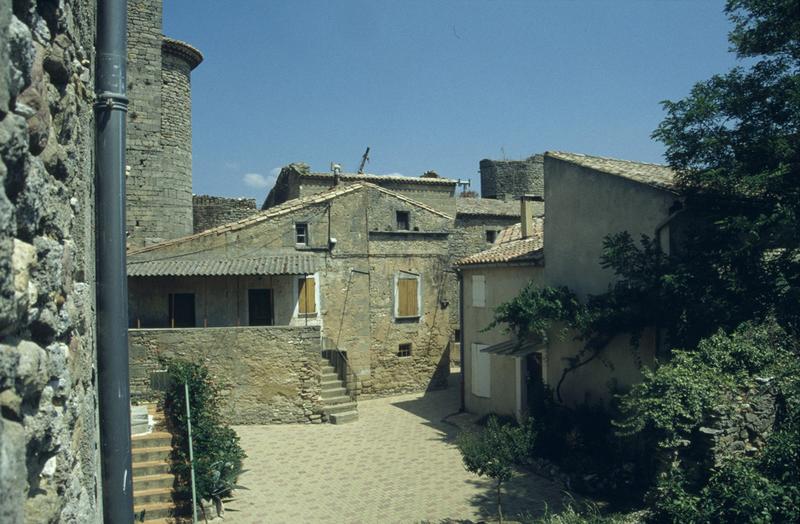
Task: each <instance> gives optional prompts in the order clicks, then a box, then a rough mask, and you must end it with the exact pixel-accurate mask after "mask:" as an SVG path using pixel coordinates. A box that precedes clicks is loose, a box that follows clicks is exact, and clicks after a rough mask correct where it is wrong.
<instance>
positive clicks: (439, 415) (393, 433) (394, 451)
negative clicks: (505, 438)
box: [225, 387, 563, 524]
mask: <svg viewBox="0 0 800 524" xmlns="http://www.w3.org/2000/svg"><path fill="white" fill-rule="evenodd" d="M358 409H359V420H358V421H357V422H353V423H349V424H344V425H339V426H334V425H330V424H322V425H286V426H237V427H236V428H235V429H236V431H237V432H238V433H239V435H240V436H241V438H242V445H243V447H244V449H245V450H246V451H247V455H248V458H247V459H246V460H245V466H244V467H245V469H247V470H248V471H247V472H246V473H244V474H243V475H242V476H241V478H240V484H242V485H243V486H246V487H248V488H249V490H240V491H238V494H237V499H236V500H234V501H231V502H230V503H228V504H227V505H226V508H227V513H226V518H225V520H226V522H229V523H232V524H245V523H247V524H251V523H252V524H263V523H283V522H285V523H325V522H336V523H392V522H398V523H416V522H431V523H439V522H442V521H443V520H445V519H453V520H455V521H458V522H479V521H481V520H483V519H485V518H488V517H491V516H493V515H494V514H495V504H494V499H493V488H492V484H491V483H490V482H489V481H488V480H485V479H482V478H479V477H477V476H475V475H473V474H471V473H469V472H468V471H466V470H465V469H464V467H463V465H462V462H461V455H460V454H459V452H458V449H457V448H456V447H455V446H454V445H453V442H452V440H453V438H454V437H455V435H456V433H457V431H458V430H457V428H456V427H455V426H453V425H452V424H449V423H447V422H443V421H442V419H443V418H444V417H446V416H447V415H449V414H452V413H454V412H455V411H457V409H458V388H457V387H450V388H449V389H447V390H444V391H434V392H428V393H424V394H423V393H418V394H409V395H402V396H395V397H390V398H381V399H375V400H366V401H361V402H359V406H358ZM562 498H563V493H562V488H561V487H560V486H559V485H557V484H555V483H553V482H550V481H548V480H546V479H544V478H541V477H538V476H536V475H533V474H526V475H520V476H519V477H518V478H516V479H514V480H513V481H512V482H511V483H510V484H509V485H508V486H507V488H506V490H505V496H504V506H505V511H504V513H505V514H506V515H509V516H510V515H515V514H530V515H537V514H540V513H541V512H542V510H543V509H544V505H545V502H546V503H547V504H548V506H549V507H550V508H551V509H557V508H558V507H559V502H560V500H561V499H562Z"/></svg>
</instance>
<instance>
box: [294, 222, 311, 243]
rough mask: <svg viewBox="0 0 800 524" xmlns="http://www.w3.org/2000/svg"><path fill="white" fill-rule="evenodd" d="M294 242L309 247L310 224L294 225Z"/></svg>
mask: <svg viewBox="0 0 800 524" xmlns="http://www.w3.org/2000/svg"><path fill="white" fill-rule="evenodd" d="M294 241H295V243H296V244H298V245H302V246H307V245H308V224H306V223H297V224H295V225H294Z"/></svg>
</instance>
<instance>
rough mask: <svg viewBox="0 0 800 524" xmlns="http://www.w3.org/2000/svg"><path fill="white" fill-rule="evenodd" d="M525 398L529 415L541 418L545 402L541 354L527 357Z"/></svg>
mask: <svg viewBox="0 0 800 524" xmlns="http://www.w3.org/2000/svg"><path fill="white" fill-rule="evenodd" d="M525 398H526V401H527V406H526V408H527V411H528V413H529V414H530V415H532V416H533V417H538V416H540V415H541V414H542V412H543V411H544V401H545V395H544V382H543V381H542V354H541V353H530V354H528V355H527V356H526V357H525Z"/></svg>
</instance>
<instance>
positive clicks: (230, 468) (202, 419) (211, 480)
mask: <svg viewBox="0 0 800 524" xmlns="http://www.w3.org/2000/svg"><path fill="white" fill-rule="evenodd" d="M167 374H168V375H169V378H170V385H169V387H168V389H167V394H166V397H165V402H164V411H165V413H166V415H167V420H168V422H169V424H170V426H171V430H172V433H173V435H174V439H175V444H176V446H175V453H174V454H175V459H176V461H175V471H176V473H177V474H178V476H179V478H180V479H181V481H182V485H183V487H184V488H185V489H191V487H190V478H191V477H190V474H191V468H190V462H189V438H188V434H187V427H186V401H185V398H186V397H185V392H184V384H189V407H190V408H191V415H192V443H193V451H194V464H195V485H196V488H197V495H198V497H200V498H202V499H207V500H212V501H214V502H215V504H218V505H219V503H220V501H221V500H222V498H225V497H229V496H230V495H231V491H232V490H233V489H234V488H236V487H237V486H236V481H237V479H238V477H239V474H240V473H241V472H242V461H243V460H244V458H245V457H246V455H245V452H244V450H243V449H242V447H241V446H240V445H239V436H238V435H237V434H236V432H235V431H233V429H231V428H230V427H229V426H228V425H226V424H224V423H223V422H222V417H221V415H220V409H219V392H218V390H217V388H216V386H215V385H214V384H213V382H212V381H211V379H210V378H209V376H208V368H206V367H205V366H203V365H201V364H196V363H193V362H183V361H178V360H173V361H169V362H167Z"/></svg>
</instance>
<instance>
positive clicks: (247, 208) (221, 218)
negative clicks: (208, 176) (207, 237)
mask: <svg viewBox="0 0 800 524" xmlns="http://www.w3.org/2000/svg"><path fill="white" fill-rule="evenodd" d="M192 211H193V213H194V232H195V233H199V232H200V231H205V230H206V229H211V228H212V227H216V226H221V225H222V224H227V223H228V222H234V221H236V220H239V219H241V218H246V217H249V216H250V215H252V214H254V213H257V212H258V210H257V209H256V199H255V198H225V197H218V196H210V195H194V197H193V198H192Z"/></svg>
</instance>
